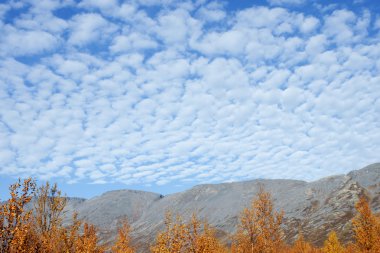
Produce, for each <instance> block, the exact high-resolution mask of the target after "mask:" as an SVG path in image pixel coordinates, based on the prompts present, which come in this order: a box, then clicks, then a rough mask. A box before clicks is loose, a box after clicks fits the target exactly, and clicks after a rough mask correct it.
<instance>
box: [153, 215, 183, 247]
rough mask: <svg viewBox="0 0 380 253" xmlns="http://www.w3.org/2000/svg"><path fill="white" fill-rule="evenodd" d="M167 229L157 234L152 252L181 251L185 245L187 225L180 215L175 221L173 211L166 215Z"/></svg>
mask: <svg viewBox="0 0 380 253" xmlns="http://www.w3.org/2000/svg"><path fill="white" fill-rule="evenodd" d="M164 224H165V230H164V231H163V232H160V233H159V234H158V235H157V239H156V244H155V245H153V246H152V247H151V252H152V253H180V252H182V250H183V248H184V247H185V238H186V236H185V234H186V225H185V224H184V223H183V221H182V218H181V217H180V216H177V217H176V222H173V217H172V214H171V212H167V213H166V215H165V222H164Z"/></svg>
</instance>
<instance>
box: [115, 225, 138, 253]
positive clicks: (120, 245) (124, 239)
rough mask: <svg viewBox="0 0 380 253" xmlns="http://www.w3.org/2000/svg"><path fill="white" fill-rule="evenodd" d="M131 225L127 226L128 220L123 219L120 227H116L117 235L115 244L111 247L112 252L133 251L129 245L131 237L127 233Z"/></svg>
mask: <svg viewBox="0 0 380 253" xmlns="http://www.w3.org/2000/svg"><path fill="white" fill-rule="evenodd" d="M130 231H131V227H130V226H129V223H128V220H127V219H124V220H123V222H122V226H121V228H119V229H118V236H117V239H116V242H115V245H114V246H113V247H112V252H114V253H133V252H135V251H134V249H133V248H132V247H131V246H130V244H131V238H130V237H129V233H130Z"/></svg>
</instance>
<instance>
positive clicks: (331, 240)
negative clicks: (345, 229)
mask: <svg viewBox="0 0 380 253" xmlns="http://www.w3.org/2000/svg"><path fill="white" fill-rule="evenodd" d="M322 252H323V253H344V252H345V249H344V247H343V246H342V245H341V244H340V242H339V240H338V236H337V235H336V233H335V231H332V232H330V233H329V235H328V238H327V240H326V241H325V243H324V246H323V248H322Z"/></svg>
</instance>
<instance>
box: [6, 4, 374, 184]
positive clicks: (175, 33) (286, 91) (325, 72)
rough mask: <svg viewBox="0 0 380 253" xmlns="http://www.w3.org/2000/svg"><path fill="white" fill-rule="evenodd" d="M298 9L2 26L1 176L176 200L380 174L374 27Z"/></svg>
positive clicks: (91, 11)
mask: <svg viewBox="0 0 380 253" xmlns="http://www.w3.org/2000/svg"><path fill="white" fill-rule="evenodd" d="M285 2H286V4H287V6H286V8H287V9H285V8H272V7H265V6H262V7H258V6H252V7H251V8H246V9H237V10H236V11H230V10H228V9H226V8H227V7H226V6H227V5H226V6H223V5H221V4H218V3H208V2H202V1H198V2H197V3H195V4H192V3H191V2H190V1H189V2H181V3H179V2H177V1H166V2H162V1H134V2H131V3H124V4H121V5H120V4H119V2H117V1H108V2H104V1H93V0H91V1H83V2H81V3H80V6H77V5H75V4H73V2H67V3H64V4H62V5H59V4H56V3H55V2H51V1H46V2H41V4H38V2H37V1H36V2H35V3H34V7H33V8H31V9H25V10H22V11H23V12H24V11H25V12H26V13H23V14H22V15H18V16H14V17H12V19H13V20H12V21H13V22H11V23H8V24H3V23H1V29H2V34H4V35H5V36H3V37H1V38H0V40H1V44H0V52H1V54H0V57H1V61H0V139H1V140H2V141H1V142H0V165H1V168H2V169H1V171H0V173H1V174H7V175H13V176H15V175H19V174H20V173H23V174H28V173H29V174H30V175H33V176H37V177H39V178H43V179H54V177H62V178H65V180H67V181H69V182H71V183H74V182H80V181H87V182H91V183H106V182H123V183H126V184H141V185H165V184H168V185H173V184H189V183H191V184H195V183H200V182H205V181H207V182H222V181H232V180H241V179H246V178H247V177H265V178H272V177H276V178H282V177H283V178H299V179H308V180H310V179H316V178H318V177H321V176H325V175H328V174H331V173H335V172H337V173H342V172H344V171H348V170H350V169H357V168H358V167H360V166H362V165H365V164H367V163H371V162H374V161H376V159H378V154H379V153H380V150H379V143H378V142H379V141H378V140H379V127H378V117H377V115H378V113H379V108H380V103H379V99H378V98H379V97H380V93H379V92H380V87H379V83H380V80H379V71H380V61H379V59H380V50H379V49H378V48H379V41H378V38H377V37H376V36H377V35H376V34H371V33H368V32H367V29H368V27H369V24H370V23H369V20H371V17H372V16H373V13H371V12H370V10H369V11H367V12H366V11H364V12H362V13H360V14H358V13H357V12H355V11H350V10H347V9H339V8H337V7H336V6H335V7H334V6H332V7H331V6H330V7H329V8H333V10H330V11H327V12H321V13H316V14H315V15H314V16H310V15H306V14H305V13H302V10H300V9H298V8H295V9H292V7H291V6H292V5H291V3H290V1H281V3H280V2H279V1H277V3H275V1H272V3H273V4H276V5H277V4H285ZM298 3H301V2H298ZM293 4H297V2H293ZM63 6H65V8H68V9H70V8H72V9H75V12H73V13H75V15H74V16H70V15H68V17H65V18H64V16H65V15H63V14H61V15H58V14H57V15H58V16H60V17H56V16H54V15H55V14H54V13H56V12H55V10H59V9H60V8H61V7H62V8H63ZM146 6H148V7H146ZM152 6H153V7H152ZM9 8H15V7H14V6H10V7H9ZM316 11H317V10H316ZM328 13H330V14H328ZM49 19H50V20H51V22H49V21H48V20H49ZM373 25H375V24H373ZM22 62H23V63H22ZM321 157H323V159H321ZM314 168H319V169H318V170H315V169H314ZM331 168H335V170H334V172H332V171H331Z"/></svg>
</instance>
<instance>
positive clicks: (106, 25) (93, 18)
mask: <svg viewBox="0 0 380 253" xmlns="http://www.w3.org/2000/svg"><path fill="white" fill-rule="evenodd" d="M114 31H115V27H114V26H113V25H112V24H111V23H110V22H108V21H107V20H106V19H104V18H103V17H102V16H101V15H99V14H96V13H86V14H79V15H77V16H75V17H74V18H73V19H72V21H71V33H70V37H69V39H68V43H70V44H73V45H77V46H84V45H86V44H89V43H91V42H94V41H96V40H100V39H102V38H105V37H106V36H109V35H110V34H112V33H113V32H114Z"/></svg>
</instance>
